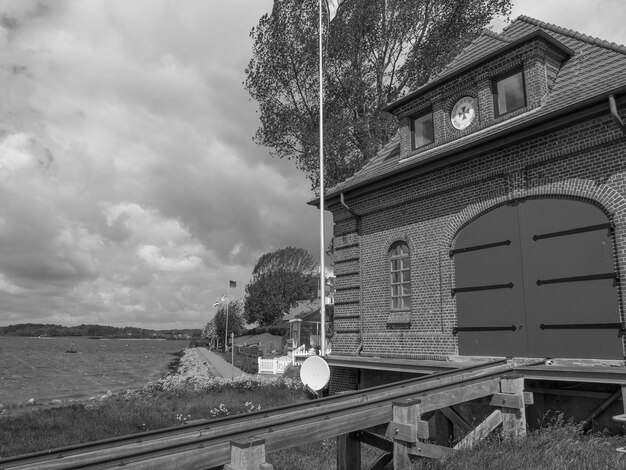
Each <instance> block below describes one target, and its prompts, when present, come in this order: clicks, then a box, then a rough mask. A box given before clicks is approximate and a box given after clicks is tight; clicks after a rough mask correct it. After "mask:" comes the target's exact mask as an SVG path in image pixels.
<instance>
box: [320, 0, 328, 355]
mask: <svg viewBox="0 0 626 470" xmlns="http://www.w3.org/2000/svg"><path fill="white" fill-rule="evenodd" d="M324 1H326V0H320V2H319V66H320V87H319V88H320V96H319V100H320V321H321V328H322V335H321V343H322V344H321V345H320V354H321V355H322V356H325V355H326V312H325V305H324V301H325V300H326V299H325V296H326V269H325V266H324V248H325V246H324V108H323V105H324V77H323V75H322V65H323V63H322V53H323V49H322V10H323V8H322V2H324ZM329 14H330V12H329Z"/></svg>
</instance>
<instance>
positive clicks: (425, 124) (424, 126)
mask: <svg viewBox="0 0 626 470" xmlns="http://www.w3.org/2000/svg"><path fill="white" fill-rule="evenodd" d="M411 136H412V141H413V150H415V149H418V148H420V147H424V146H425V145H428V144H432V143H433V142H434V141H435V128H434V125H433V112H432V111H428V112H426V113H422V114H419V115H417V116H415V117H413V118H412V119H411Z"/></svg>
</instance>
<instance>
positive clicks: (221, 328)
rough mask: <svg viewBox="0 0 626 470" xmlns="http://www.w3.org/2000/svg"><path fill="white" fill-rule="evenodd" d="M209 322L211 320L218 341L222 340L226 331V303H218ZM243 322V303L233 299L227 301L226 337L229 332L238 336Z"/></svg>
mask: <svg viewBox="0 0 626 470" xmlns="http://www.w3.org/2000/svg"><path fill="white" fill-rule="evenodd" d="M211 322H213V326H214V328H215V334H217V337H218V338H219V340H220V341H221V340H223V339H224V334H225V333H226V303H222V304H220V306H219V308H218V309H217V312H216V313H215V316H214V317H213V319H212V320H211ZM209 323H210V322H209ZM243 324H244V322H243V304H242V302H241V300H238V299H233V300H231V301H230V302H228V337H230V334H231V333H235V336H239V335H240V333H241V332H242V331H243ZM207 326H208V325H207Z"/></svg>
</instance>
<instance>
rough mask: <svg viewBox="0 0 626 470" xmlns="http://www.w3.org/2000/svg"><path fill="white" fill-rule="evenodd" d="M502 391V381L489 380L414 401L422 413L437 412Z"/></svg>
mask: <svg viewBox="0 0 626 470" xmlns="http://www.w3.org/2000/svg"><path fill="white" fill-rule="evenodd" d="M499 391H500V379H499V378H494V379H488V380H484V381H481V382H476V383H473V384H468V385H463V386H460V387H459V386H457V387H454V388H450V389H448V390H442V391H440V392H433V393H429V394H428V395H425V396H423V397H420V398H415V399H414V400H412V401H413V402H414V403H415V404H417V405H419V406H420V410H421V412H422V413H426V412H428V411H435V410H439V409H441V408H445V407H446V406H451V405H457V404H459V403H464V402H466V401H471V400H476V399H477V398H482V397H486V396H489V395H493V394H494V393H498V392H499Z"/></svg>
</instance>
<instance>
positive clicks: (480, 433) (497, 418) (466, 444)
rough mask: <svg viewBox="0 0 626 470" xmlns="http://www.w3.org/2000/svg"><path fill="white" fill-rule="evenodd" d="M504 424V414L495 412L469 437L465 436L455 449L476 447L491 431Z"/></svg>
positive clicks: (498, 411)
mask: <svg viewBox="0 0 626 470" xmlns="http://www.w3.org/2000/svg"><path fill="white" fill-rule="evenodd" d="M501 424H502V412H501V411H500V410H495V411H494V412H493V413H491V414H490V415H489V416H487V418H486V419H485V420H484V421H483V422H482V423H480V424H479V425H478V426H476V428H475V429H474V430H473V431H472V432H470V433H469V434H468V435H467V436H465V437H464V438H463V439H462V440H461V441H460V442H459V443H458V444H457V445H455V446H454V448H455V449H469V448H471V447H473V446H474V444H476V443H477V442H478V441H481V440H482V439H484V438H485V437H487V435H489V433H490V432H491V431H493V430H494V429H496V428H497V427H498V426H500V425H501Z"/></svg>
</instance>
